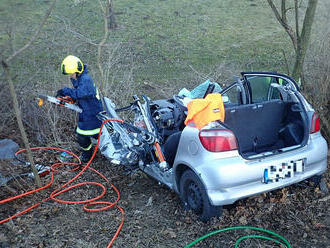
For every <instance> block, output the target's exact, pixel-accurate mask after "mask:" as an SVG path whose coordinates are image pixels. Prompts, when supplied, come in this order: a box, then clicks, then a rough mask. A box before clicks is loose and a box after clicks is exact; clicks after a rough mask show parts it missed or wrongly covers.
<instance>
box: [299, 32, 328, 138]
mask: <svg viewBox="0 0 330 248" xmlns="http://www.w3.org/2000/svg"><path fill="white" fill-rule="evenodd" d="M329 39H330V33H328V34H326V35H324V37H323V38H322V37H321V39H319V40H318V41H316V42H314V43H313V44H311V46H310V50H309V54H308V55H307V57H306V61H305V68H304V80H303V81H304V88H303V92H304V95H305V96H306V97H307V99H308V101H309V102H310V103H311V104H312V105H313V107H314V108H315V110H316V111H317V112H318V114H319V115H320V122H321V132H322V134H323V135H324V136H325V138H326V139H327V141H328V143H329V142H330V43H329Z"/></svg>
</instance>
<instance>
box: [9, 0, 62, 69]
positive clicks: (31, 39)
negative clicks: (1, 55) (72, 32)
mask: <svg viewBox="0 0 330 248" xmlns="http://www.w3.org/2000/svg"><path fill="white" fill-rule="evenodd" d="M56 1H57V0H54V1H53V2H52V4H51V6H50V7H49V9H48V10H47V12H46V14H45V16H44V18H43V20H42V22H41V23H40V25H39V28H38V29H37V31H36V32H35V34H34V35H32V36H31V38H30V41H29V42H28V43H27V44H25V45H24V46H23V47H21V48H20V49H19V50H17V51H16V52H14V53H13V54H12V55H11V56H9V57H8V58H7V59H6V60H5V61H4V62H5V63H6V64H8V63H9V62H10V61H11V60H12V59H13V58H15V57H16V56H17V55H18V54H20V53H21V52H23V51H24V50H25V49H27V48H28V47H29V46H30V45H31V44H32V42H33V41H35V40H36V39H37V37H38V36H39V33H40V31H41V28H42V27H43V26H44V24H45V23H46V20H47V19H48V17H49V15H50V13H51V12H52V10H53V8H54V6H55V3H56Z"/></svg>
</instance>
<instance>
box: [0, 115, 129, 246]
mask: <svg viewBox="0 0 330 248" xmlns="http://www.w3.org/2000/svg"><path fill="white" fill-rule="evenodd" d="M111 121H117V122H121V123H123V122H124V121H123V120H120V119H108V120H105V121H104V122H103V123H102V125H101V128H100V133H99V136H98V140H97V144H96V147H95V149H94V152H93V155H92V157H91V158H90V160H89V161H88V163H87V164H86V165H85V166H83V168H82V170H81V171H80V172H79V173H78V174H77V175H76V176H74V177H73V178H72V179H70V180H69V181H68V182H66V183H65V184H63V185H62V186H60V187H59V188H57V189H56V190H55V191H53V192H52V193H51V194H50V196H49V197H47V198H46V199H43V200H42V201H40V202H38V203H36V204H34V205H32V206H30V207H29V208H27V209H25V210H23V211H21V212H18V213H16V214H14V215H12V216H10V217H8V218H6V219H3V220H0V224H3V223H5V222H7V221H9V220H12V219H14V218H16V217H18V216H20V215H22V214H25V213H27V212H28V211H30V210H32V209H34V208H36V207H38V206H39V205H41V204H42V203H44V202H46V201H48V200H50V199H51V200H53V201H56V202H59V203H64V204H85V205H84V207H83V209H84V210H85V211H86V212H99V211H104V210H107V209H109V208H111V207H114V206H115V207H116V208H117V209H118V210H119V211H120V212H121V215H122V219H121V222H120V225H119V227H118V228H117V231H116V233H115V235H114V236H113V237H112V239H111V241H110V243H109V244H108V246H107V247H108V248H109V247H111V246H112V244H113V242H114V241H115V239H116V238H117V237H118V235H119V233H120V231H121V229H122V226H123V225H124V221H125V212H124V210H123V209H122V208H121V207H120V206H118V205H117V203H118V201H119V199H120V193H119V190H118V189H117V188H116V187H115V186H114V185H112V184H111V183H110V181H109V180H108V179H107V178H106V177H105V176H104V175H103V174H102V173H100V172H99V171H97V170H95V169H93V168H90V167H89V166H90V164H91V163H92V161H93V159H94V157H95V155H96V152H97V149H98V147H99V143H100V136H101V132H102V128H103V126H104V124H106V123H107V122H111ZM40 149H41V150H56V151H62V152H66V153H68V154H70V155H72V156H73V157H74V158H76V159H77V160H78V162H79V163H55V164H53V165H52V166H51V180H50V182H49V183H48V184H47V185H45V186H42V187H40V188H37V189H34V190H31V191H28V192H25V193H23V194H20V195H16V196H13V197H9V198H7V199H4V200H1V201H0V205H1V204H4V203H7V202H10V201H13V200H16V199H18V198H22V197H24V196H27V195H31V194H34V193H36V192H38V191H41V190H43V189H46V188H48V187H50V186H51V185H52V184H53V182H54V175H55V173H57V172H58V169H57V168H58V167H59V166H61V165H73V166H76V167H75V168H73V170H72V171H75V170H77V169H78V167H79V166H81V161H80V159H79V157H78V156H77V155H76V154H74V153H72V152H70V151H68V150H65V149H62V148H57V147H33V148H31V150H40ZM25 151H26V149H22V150H19V151H18V152H17V153H16V154H19V153H22V152H25ZM87 169H89V170H91V171H93V172H94V173H96V174H97V175H99V176H100V177H101V178H103V179H104V180H105V181H106V182H107V183H108V184H109V185H110V186H111V188H112V189H113V190H114V191H115V192H116V194H117V199H116V200H115V201H114V202H107V201H98V200H99V199H101V198H102V197H103V196H104V195H105V194H106V190H107V189H106V187H105V186H104V185H103V184H101V183H98V182H82V183H78V184H75V185H71V186H69V185H70V184H71V183H72V182H73V181H75V180H76V179H77V178H79V177H80V176H81V175H82V174H83V173H84V172H85V171H86V170H87ZM82 185H96V186H98V187H101V188H102V193H101V194H100V195H99V196H96V197H94V198H92V199H88V200H83V201H65V200H60V199H57V198H56V197H57V196H59V195H61V194H63V193H64V192H67V191H69V190H71V189H73V188H76V187H79V186H82ZM95 205H101V206H104V207H100V208H89V207H90V206H95Z"/></svg>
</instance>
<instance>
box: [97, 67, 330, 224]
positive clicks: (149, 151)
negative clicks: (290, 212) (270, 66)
mask: <svg viewBox="0 0 330 248" xmlns="http://www.w3.org/2000/svg"><path fill="white" fill-rule="evenodd" d="M219 88H220V87H217V89H219ZM209 89H211V90H210V91H209ZM214 89H215V87H213V88H212V87H208V90H207V92H205V95H206V94H207V93H210V92H212V90H214ZM219 93H221V95H222V100H223V103H224V107H225V119H224V121H223V122H221V121H215V122H211V123H209V124H208V125H207V126H205V127H203V128H202V129H200V130H199V129H198V128H196V127H195V126H194V124H193V123H190V124H188V125H187V126H186V125H184V119H185V117H186V114H187V108H186V103H187V99H185V98H183V97H179V96H173V98H171V99H167V100H155V101H151V100H150V99H148V98H147V97H144V100H145V102H144V104H140V102H139V100H137V98H136V97H135V102H134V103H133V104H131V105H130V106H129V107H125V108H122V109H120V111H121V110H127V109H130V110H134V111H135V117H134V121H132V122H130V123H128V122H127V123H126V124H125V125H126V126H125V125H124V123H114V124H113V125H111V126H110V130H109V132H107V131H106V130H105V131H104V132H102V137H101V143H100V150H101V152H102V153H103V154H104V155H105V156H106V157H107V158H108V159H109V160H110V161H112V162H113V163H117V164H123V165H127V164H129V165H130V166H133V167H135V168H138V169H140V170H142V171H143V172H145V173H146V174H148V175H150V176H152V177H154V178H155V179H156V180H157V181H159V182H160V183H163V184H165V185H167V186H168V187H169V188H171V189H173V190H174V191H175V192H177V193H178V195H179V196H180V199H181V200H182V202H183V206H184V208H185V209H192V210H193V211H195V212H196V213H197V214H199V215H200V216H201V219H202V220H203V221H207V220H209V219H210V218H211V217H213V216H220V215H221V212H222V211H221V210H222V206H223V205H226V204H232V203H234V202H235V201H237V200H239V199H242V198H245V197H248V196H252V195H255V194H259V193H263V192H267V191H271V190H275V189H278V188H282V187H285V186H288V185H291V184H294V183H297V182H300V181H302V180H305V179H308V178H311V177H313V176H321V175H322V174H323V173H324V172H325V170H326V168H327V151H328V147H327V143H326V141H325V139H324V138H323V137H322V135H321V133H320V121H319V117H318V115H317V113H315V111H314V109H313V108H312V107H311V105H310V104H309V103H308V102H307V101H306V99H305V98H304V97H303V96H302V94H301V93H300V92H299V89H298V86H297V84H296V83H295V81H294V80H293V79H291V78H290V77H288V76H285V75H281V74H276V73H255V72H250V73H242V77H241V78H239V79H237V81H236V82H234V83H232V84H230V85H229V86H228V87H226V88H224V89H222V90H220V92H219ZM188 100H189V99H188ZM137 103H138V104H137ZM105 105H106V115H104V116H103V119H107V118H115V119H119V116H118V115H117V112H116V111H115V108H114V106H113V105H112V103H111V101H110V100H109V99H107V98H105ZM146 123H147V125H146ZM128 126H129V128H128V129H130V130H129V131H127V127H128ZM145 129H146V130H147V131H144V130H145ZM116 130H117V131H116ZM125 130H126V131H125ZM134 132H135V134H134V135H133V133H134ZM155 144H157V147H158V149H154V148H155ZM159 152H161V153H162V152H163V153H164V156H160V153H159ZM163 157H164V159H165V160H166V161H161V160H160V158H163ZM164 159H163V160H164Z"/></svg>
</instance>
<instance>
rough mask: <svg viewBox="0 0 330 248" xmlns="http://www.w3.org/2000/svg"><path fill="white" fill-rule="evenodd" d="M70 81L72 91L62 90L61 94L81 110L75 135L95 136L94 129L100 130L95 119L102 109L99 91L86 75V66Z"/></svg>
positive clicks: (98, 123) (98, 121)
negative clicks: (74, 102)
mask: <svg viewBox="0 0 330 248" xmlns="http://www.w3.org/2000/svg"><path fill="white" fill-rule="evenodd" d="M70 80H71V83H72V85H73V89H72V88H64V89H63V94H64V95H66V96H70V97H72V99H73V100H75V101H76V103H77V104H78V106H79V107H80V108H81V109H82V113H80V114H79V120H78V128H77V133H80V134H83V135H93V134H97V133H98V132H97V130H96V129H98V128H100V126H101V124H102V122H101V121H100V120H98V119H97V117H96V115H97V114H98V113H99V112H101V111H103V107H102V102H101V100H100V95H99V91H98V89H97V87H96V86H95V84H94V83H93V80H92V78H91V77H90V76H89V74H88V70H87V66H84V71H83V72H82V73H81V74H80V75H79V76H78V78H77V79H72V78H71V79H70ZM83 131H91V132H83ZM93 131H94V132H93ZM98 131H99V130H98Z"/></svg>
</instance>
